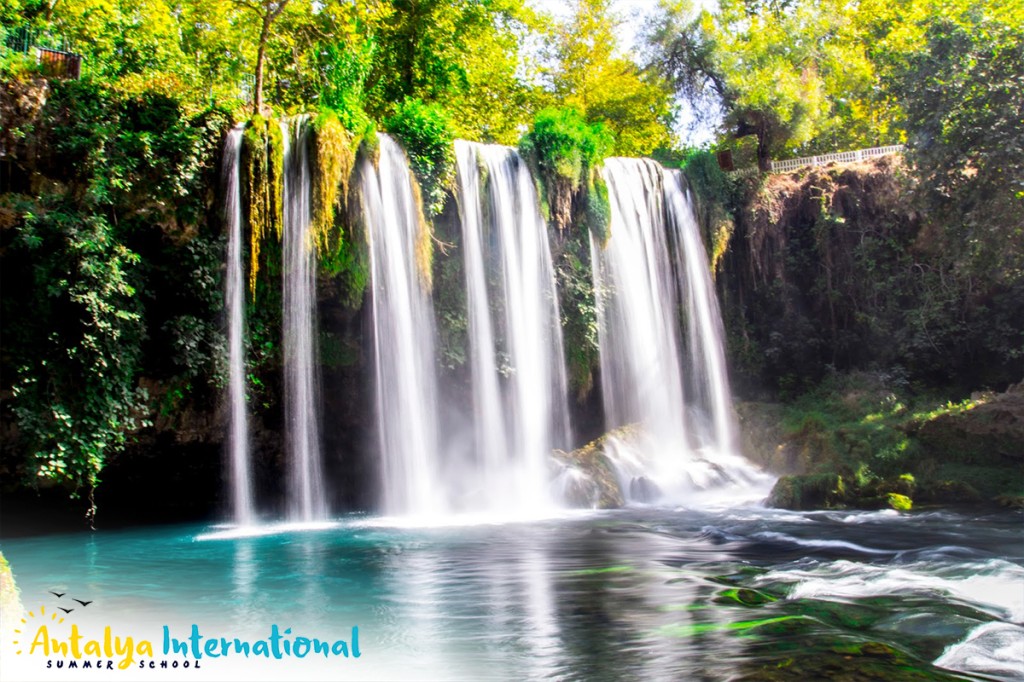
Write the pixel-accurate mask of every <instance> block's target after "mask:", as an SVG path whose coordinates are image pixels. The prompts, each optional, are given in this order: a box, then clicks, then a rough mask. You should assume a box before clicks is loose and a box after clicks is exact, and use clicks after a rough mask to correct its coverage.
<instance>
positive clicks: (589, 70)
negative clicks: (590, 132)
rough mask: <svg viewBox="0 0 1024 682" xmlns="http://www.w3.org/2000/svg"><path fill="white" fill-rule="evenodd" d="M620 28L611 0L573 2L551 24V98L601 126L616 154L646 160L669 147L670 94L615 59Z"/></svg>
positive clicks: (655, 79)
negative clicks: (612, 138)
mask: <svg viewBox="0 0 1024 682" xmlns="http://www.w3.org/2000/svg"><path fill="white" fill-rule="evenodd" d="M620 23H621V19H620V18H619V17H618V16H617V15H616V14H615V13H614V12H613V11H612V9H611V0H576V1H575V4H574V6H573V13H572V15H571V16H570V17H569V19H567V20H566V21H562V22H554V25H553V27H552V47H553V49H552V54H551V62H552V65H551V66H550V67H549V74H550V83H551V89H552V94H553V97H554V100H555V101H556V102H557V103H559V104H562V105H568V106H572V107H575V108H577V109H579V110H580V111H582V112H584V114H585V115H586V117H587V118H588V119H589V120H592V121H602V122H604V123H606V124H607V125H608V127H609V128H610V129H611V130H612V131H613V133H614V134H615V139H616V148H615V151H616V153H618V154H623V155H643V154H650V153H651V152H653V151H654V150H655V149H657V148H658V147H660V146H665V145H667V144H668V143H669V142H670V134H669V131H670V126H671V120H672V107H671V98H670V93H669V89H668V87H667V82H666V81H665V80H664V79H663V78H661V77H660V76H659V75H658V74H657V73H655V72H654V71H653V70H647V71H644V70H641V69H640V68H639V67H638V66H637V64H635V63H634V62H632V61H631V60H630V59H628V58H626V57H625V56H623V55H622V54H621V53H620V51H619V46H618V42H617V38H616V28H617V26H618V25H619V24H620Z"/></svg>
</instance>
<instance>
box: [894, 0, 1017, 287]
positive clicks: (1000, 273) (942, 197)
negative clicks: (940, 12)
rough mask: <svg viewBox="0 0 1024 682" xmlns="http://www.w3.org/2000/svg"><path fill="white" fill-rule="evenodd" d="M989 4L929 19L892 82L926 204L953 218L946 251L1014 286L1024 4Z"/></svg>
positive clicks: (961, 264)
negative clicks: (1002, 7)
mask: <svg viewBox="0 0 1024 682" xmlns="http://www.w3.org/2000/svg"><path fill="white" fill-rule="evenodd" d="M985 10H986V8H985V5H984V4H982V6H980V7H974V6H972V7H970V8H969V9H967V11H965V12H964V13H963V14H960V15H957V14H954V15H952V16H942V17H929V18H928V19H927V20H926V21H925V22H923V23H924V26H925V28H924V44H923V45H922V47H921V48H920V49H919V51H916V52H913V53H911V54H910V55H909V57H908V58H907V60H906V63H905V64H903V65H902V66H901V67H900V68H899V70H898V71H897V73H895V74H894V77H893V81H892V89H893V91H894V93H895V95H896V97H897V98H898V99H899V101H900V104H901V105H902V107H903V109H904V110H905V112H906V123H905V124H906V127H907V129H908V131H909V137H908V147H909V155H908V158H909V160H910V161H911V162H912V163H913V164H914V166H915V170H916V172H917V174H918V175H919V177H920V178H921V183H922V184H921V188H922V193H923V194H924V198H925V202H926V205H928V206H929V208H931V209H932V210H933V211H934V212H935V214H936V215H941V216H945V217H946V218H945V220H943V223H944V224H945V226H946V229H945V237H946V239H945V243H944V244H943V246H944V247H945V250H946V251H947V255H949V256H950V257H951V258H952V259H953V262H954V264H955V265H956V266H957V267H958V268H959V269H961V270H963V271H964V272H965V273H967V274H969V275H970V276H972V277H974V278H976V279H981V280H982V281H988V282H992V283H995V284H998V285H1004V286H1005V285H1011V286H1012V285H1013V284H1014V283H1016V282H1019V281H1020V280H1022V279H1024V142H1022V140H1021V107H1020V94H1021V90H1022V88H1024V76H1022V74H1024V47H1022V46H1024V29H1022V23H1021V22H1024V10H1018V11H1017V12H1016V13H1012V12H1010V11H1009V8H1007V11H1006V13H1005V14H1004V15H1003V16H1002V17H1000V16H999V15H997V14H996V15H994V13H992V12H986V11H985ZM1007 15H1008V16H1007Z"/></svg>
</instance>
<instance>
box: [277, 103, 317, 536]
mask: <svg viewBox="0 0 1024 682" xmlns="http://www.w3.org/2000/svg"><path fill="white" fill-rule="evenodd" d="M281 133H282V136H283V138H284V236H283V239H284V254H283V255H284V268H283V270H284V271H283V274H282V294H283V310H282V317H283V327H284V328H283V333H284V344H283V345H284V379H285V431H286V448H287V455H288V515H289V518H291V519H292V520H295V521H315V520H319V519H323V518H325V517H326V516H327V503H326V497H325V495H324V486H323V475H322V473H321V462H320V457H321V454H320V425H319V414H320V391H319V382H318V378H317V377H318V367H317V365H316V356H317V353H316V308H315V305H316V261H315V255H316V254H315V250H314V248H313V243H312V236H311V235H310V231H309V226H310V221H311V213H310V204H311V200H312V198H311V197H312V194H311V183H310V168H309V125H308V122H307V120H306V119H305V118H299V119H296V120H295V121H293V122H291V123H290V124H289V123H286V122H282V123H281Z"/></svg>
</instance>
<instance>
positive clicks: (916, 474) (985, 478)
mask: <svg viewBox="0 0 1024 682" xmlns="http://www.w3.org/2000/svg"><path fill="white" fill-rule="evenodd" d="M736 408H737V413H738V416H739V421H740V425H741V430H742V433H743V450H744V452H745V454H747V455H748V456H749V457H751V458H752V459H754V460H755V461H757V462H758V463H759V464H761V465H762V466H764V467H765V468H767V469H769V470H771V471H773V472H775V473H777V474H779V475H781V478H780V479H779V482H778V483H777V484H776V486H775V488H774V490H773V491H772V495H771V496H770V497H769V499H768V501H767V504H769V505H770V506H776V507H781V508H786V509H834V508H859V509H872V508H894V509H901V510H903V509H910V508H912V506H913V505H917V504H924V505H938V506H945V505H960V504H965V503H966V504H996V505H1002V506H1007V507H1013V508H1019V507H1020V506H1021V505H1022V504H1024V386H1022V385H1021V384H1017V385H1015V386H1012V387H1010V389H1009V390H1007V391H1005V392H1002V393H992V392H984V393H975V394H973V395H971V396H970V397H969V398H966V399H963V400H959V401H952V400H944V399H943V398H941V397H938V396H936V395H934V394H914V393H913V392H912V391H911V390H910V389H909V388H908V387H905V386H902V387H901V386H899V385H898V383H895V382H894V381H893V378H892V377H886V376H884V375H880V374H870V373H853V374H847V375H836V376H833V377H830V378H829V379H826V381H824V382H823V383H822V384H821V385H819V386H818V387H816V388H815V389H813V390H811V391H808V392H807V393H805V394H804V395H802V396H800V397H799V398H797V399H796V400H794V401H792V402H789V403H787V404H781V403H759V402H740V403H738V404H737V406H736Z"/></svg>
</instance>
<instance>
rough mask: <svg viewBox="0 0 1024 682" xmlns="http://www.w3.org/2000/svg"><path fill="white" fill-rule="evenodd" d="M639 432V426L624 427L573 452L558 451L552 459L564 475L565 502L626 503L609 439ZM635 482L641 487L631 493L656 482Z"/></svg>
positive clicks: (592, 504) (609, 505) (608, 506)
mask: <svg viewBox="0 0 1024 682" xmlns="http://www.w3.org/2000/svg"><path fill="white" fill-rule="evenodd" d="M638 435H639V429H638V427H636V426H635V425H629V426H623V427H620V428H618V429H614V430H612V431H609V432H608V433H606V434H605V435H603V436H601V437H600V438H598V439H596V440H593V441H591V442H590V443H587V444H586V445H584V446H583V447H581V448H577V449H576V450H573V451H572V452H565V451H563V450H555V451H554V452H553V453H552V459H553V460H554V463H555V465H556V468H557V475H561V476H563V477H564V483H565V484H564V486H563V496H564V497H565V500H564V501H565V502H566V503H567V504H569V505H570V506H573V507H583V508H597V509H616V508H618V507H621V506H622V505H623V504H625V495H624V494H623V491H622V488H621V487H620V485H619V480H618V477H617V476H616V475H615V468H614V466H613V465H612V462H611V460H610V459H609V458H608V455H607V453H606V451H605V445H606V444H607V442H608V439H609V438H616V439H618V440H625V441H629V440H633V439H635V438H636V437H637V436H638ZM633 483H634V484H635V485H636V486H637V488H636V489H635V490H632V491H631V496H632V495H633V493H637V494H639V493H640V492H641V488H642V487H643V486H645V485H652V484H650V482H649V481H647V480H646V479H640V480H638V481H634V482H633Z"/></svg>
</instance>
